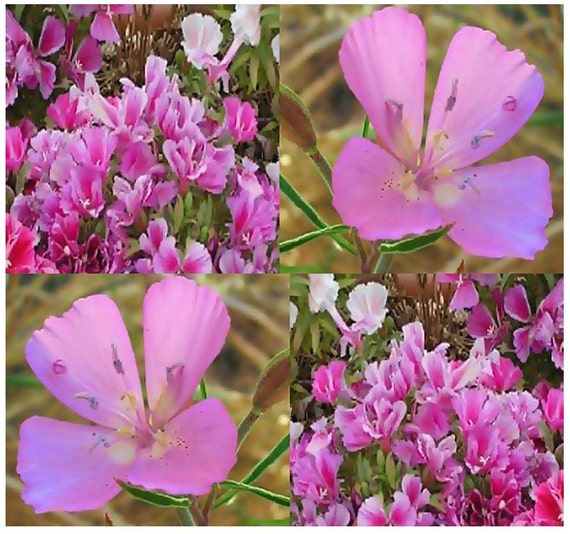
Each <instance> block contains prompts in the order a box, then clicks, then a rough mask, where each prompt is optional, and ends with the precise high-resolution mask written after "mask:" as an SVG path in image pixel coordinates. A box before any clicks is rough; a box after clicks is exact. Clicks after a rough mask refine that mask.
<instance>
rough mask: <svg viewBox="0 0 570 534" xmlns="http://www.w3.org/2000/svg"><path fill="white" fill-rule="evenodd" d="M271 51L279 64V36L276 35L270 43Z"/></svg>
mask: <svg viewBox="0 0 570 534" xmlns="http://www.w3.org/2000/svg"><path fill="white" fill-rule="evenodd" d="M271 50H273V57H274V58H275V61H277V63H279V34H277V35H276V36H275V37H274V38H273V40H272V41H271Z"/></svg>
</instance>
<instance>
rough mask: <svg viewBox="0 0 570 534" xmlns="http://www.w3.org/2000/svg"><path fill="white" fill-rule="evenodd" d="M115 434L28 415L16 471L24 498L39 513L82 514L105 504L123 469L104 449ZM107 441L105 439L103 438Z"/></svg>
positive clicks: (108, 449)
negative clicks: (62, 512) (20, 480)
mask: <svg viewBox="0 0 570 534" xmlns="http://www.w3.org/2000/svg"><path fill="white" fill-rule="evenodd" d="M115 434H116V433H115V432H114V431H111V430H109V429H106V428H102V427H99V426H87V425H77V424H73V423H66V422H63V421H56V420H54V419H49V418H46V417H31V418H30V419H27V420H26V421H24V423H23V424H22V426H21V427H20V443H19V445H18V466H17V471H18V474H19V475H20V477H21V478H22V480H23V482H24V489H23V491H22V499H23V501H24V502H25V503H26V504H29V505H30V506H32V507H33V509H34V510H35V512H36V513H37V514H41V513H44V512H51V511H65V512H81V511H84V510H95V509H97V508H101V507H102V506H104V505H105V504H107V503H108V502H109V501H110V500H111V499H112V498H113V497H114V496H115V495H117V494H118V493H119V492H120V491H121V488H120V486H119V485H118V484H117V483H116V482H115V479H117V478H123V477H124V475H125V472H126V465H125V464H122V463H120V462H117V461H116V460H114V459H113V456H112V455H111V454H110V450H111V449H112V448H113V446H111V447H106V446H105V445H106V444H109V443H110V442H111V441H110V440H112V439H113V437H114V435H115ZM104 439H105V440H109V441H106V442H105V441H103V440H104Z"/></svg>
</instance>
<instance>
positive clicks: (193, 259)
mask: <svg viewBox="0 0 570 534" xmlns="http://www.w3.org/2000/svg"><path fill="white" fill-rule="evenodd" d="M212 269H213V264H212V257H211V256H210V253H209V252H208V249H207V248H206V247H205V246H204V245H202V243H198V242H197V241H195V242H194V243H192V244H191V245H190V246H189V247H188V248H187V249H186V256H184V260H183V261H182V270H183V271H184V272H185V273H186V274H198V273H206V274H210V273H211V272H212Z"/></svg>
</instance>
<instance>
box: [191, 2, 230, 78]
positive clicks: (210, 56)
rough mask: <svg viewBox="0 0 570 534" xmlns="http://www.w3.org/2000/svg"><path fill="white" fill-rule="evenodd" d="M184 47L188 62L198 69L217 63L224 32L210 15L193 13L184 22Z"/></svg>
mask: <svg viewBox="0 0 570 534" xmlns="http://www.w3.org/2000/svg"><path fill="white" fill-rule="evenodd" d="M182 34H183V36H184V42H183V43H182V47H183V48H184V52H185V53H186V57H187V58H188V61H189V62H190V63H192V65H194V66H195V67H196V68H197V69H203V68H204V67H206V66H208V65H213V64H215V63H217V60H216V58H215V57H214V56H215V55H216V54H217V53H218V52H219V51H220V43H221V42H222V38H223V35H222V30H221V28H220V25H219V24H218V23H217V22H216V21H215V20H214V18H213V17H211V16H210V15H202V14H201V13H193V14H192V15H188V16H187V17H186V18H185V19H184V20H183V21H182Z"/></svg>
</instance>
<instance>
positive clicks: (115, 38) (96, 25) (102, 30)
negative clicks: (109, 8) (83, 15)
mask: <svg viewBox="0 0 570 534" xmlns="http://www.w3.org/2000/svg"><path fill="white" fill-rule="evenodd" d="M91 37H93V38H94V39H97V40H98V41H103V42H105V43H118V42H119V41H120V40H121V37H120V36H119V33H118V32H117V28H115V25H114V24H113V19H112V18H111V15H109V14H108V13H106V12H104V11H98V12H97V14H96V15H95V18H94V19H93V23H92V24H91Z"/></svg>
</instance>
